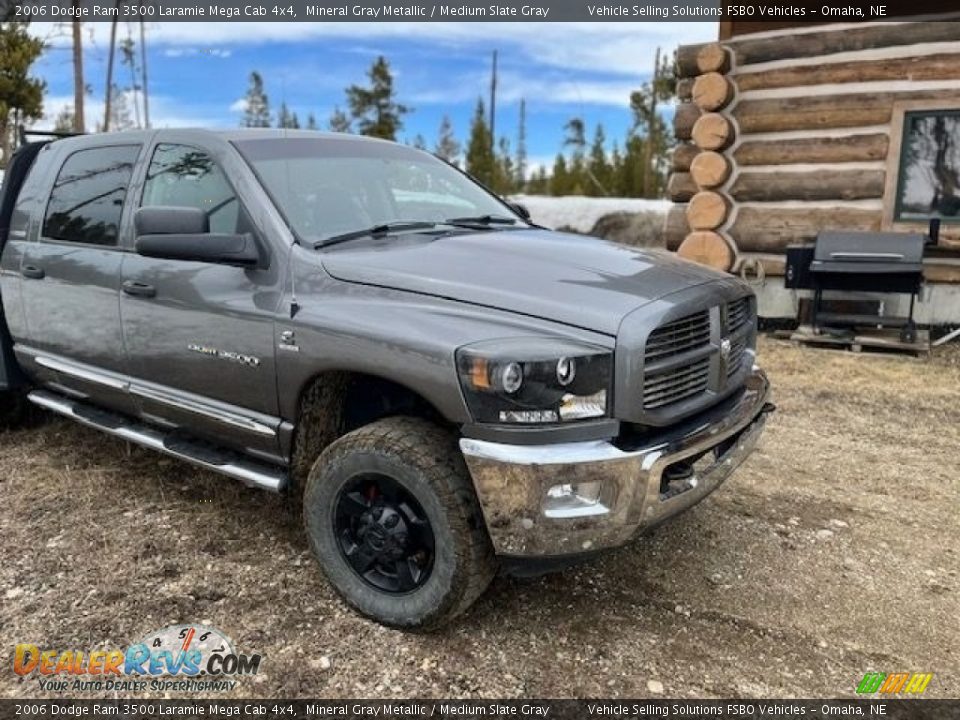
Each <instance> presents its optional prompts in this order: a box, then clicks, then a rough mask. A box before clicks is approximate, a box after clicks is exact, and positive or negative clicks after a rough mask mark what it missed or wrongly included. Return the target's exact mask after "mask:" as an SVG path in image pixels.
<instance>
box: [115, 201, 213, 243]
mask: <svg viewBox="0 0 960 720" xmlns="http://www.w3.org/2000/svg"><path fill="white" fill-rule="evenodd" d="M133 225H134V227H135V228H136V229H137V237H140V236H141V235H202V234H204V233H208V232H210V219H209V218H208V217H207V214H206V213H205V212H204V211H203V210H201V209H200V208H195V207H171V206H160V205H157V206H154V207H142V208H140V209H139V210H137V212H136V214H135V215H134V216H133Z"/></svg>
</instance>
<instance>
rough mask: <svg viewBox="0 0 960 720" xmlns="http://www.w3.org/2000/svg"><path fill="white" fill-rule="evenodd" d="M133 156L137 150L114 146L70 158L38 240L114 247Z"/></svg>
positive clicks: (136, 146) (60, 176)
mask: <svg viewBox="0 0 960 720" xmlns="http://www.w3.org/2000/svg"><path fill="white" fill-rule="evenodd" d="M139 154H140V146H139V145H114V146H110V147H96V148H90V149H88V150H79V151H77V152H75V153H73V154H72V155H70V157H68V158H67V160H66V162H65V163H64V164H63V167H62V168H61V169H60V173H59V174H58V175H57V180H56V183H55V184H54V186H53V192H52V193H51V194H50V200H49V202H48V203H47V212H46V215H45V216H44V220H43V235H44V237H47V238H51V239H54V240H63V241H66V242H77V243H85V244H88V245H116V244H117V239H118V237H119V234H120V215H121V213H122V212H123V203H124V200H125V199H126V196H127V188H128V187H129V185H130V178H131V176H132V175H133V165H134V163H135V162H136V160H137V155H139Z"/></svg>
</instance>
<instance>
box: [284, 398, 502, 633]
mask: <svg viewBox="0 0 960 720" xmlns="http://www.w3.org/2000/svg"><path fill="white" fill-rule="evenodd" d="M303 512H304V524H305V526H306V530H307V535H308V537H309V539H310V544H311V547H312V548H313V551H314V554H315V555H316V557H317V559H318V560H319V562H320V566H321V567H322V568H323V571H324V573H325V574H326V576H327V578H328V579H329V580H330V582H331V583H332V584H333V586H334V588H336V590H337V592H338V593H339V594H340V595H341V596H342V597H343V599H344V600H345V601H346V602H347V603H348V604H349V605H350V606H352V607H353V608H354V609H355V610H357V611H358V612H360V613H361V614H363V615H365V616H367V617H370V618H372V619H374V620H376V621H378V622H380V623H383V624H385V625H390V626H392V627H398V628H407V629H421V630H428V629H433V628H436V627H439V626H441V625H443V624H445V623H446V622H448V621H449V620H451V619H452V618H454V617H455V616H456V615H458V614H459V613H461V612H463V611H464V610H465V609H466V608H468V607H469V606H470V605H471V604H472V603H473V601H474V600H476V598H477V597H478V596H479V595H480V594H481V593H482V592H483V591H484V590H485V589H486V587H487V585H488V584H489V583H490V580H491V579H492V578H493V575H494V574H495V572H496V559H495V557H494V555H493V548H492V546H491V545H490V539H489V537H488V536H487V533H486V529H485V527H484V524H483V519H482V515H481V511H480V507H479V504H478V503H477V499H476V496H475V494H474V492H473V486H472V483H471V481H470V477H469V474H468V472H467V468H466V466H465V464H464V462H463V457H462V455H461V454H460V450H459V448H458V447H457V443H456V439H455V437H454V436H453V435H452V434H450V433H448V432H446V431H444V430H443V429H441V428H439V427H437V426H435V425H433V424H431V423H429V422H426V421H424V420H420V419H416V418H401V417H396V418H387V419H385V420H379V421H377V422H375V423H372V424H371V425H368V426H366V427H363V428H361V429H359V430H356V431H354V432H351V433H349V434H347V435H345V436H343V437H342V438H340V439H339V440H337V441H336V442H335V443H333V444H332V445H330V447H329V448H327V449H326V450H325V451H324V452H323V453H322V454H321V456H320V457H319V458H318V460H317V461H316V463H315V464H314V465H313V468H312V469H311V471H310V474H309V476H308V478H307V483H306V489H305V492H304V502H303Z"/></svg>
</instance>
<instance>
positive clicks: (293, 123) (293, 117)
mask: <svg viewBox="0 0 960 720" xmlns="http://www.w3.org/2000/svg"><path fill="white" fill-rule="evenodd" d="M290 127H291V128H293V129H294V130H299V129H300V118H298V117H297V114H296V113H295V112H294V113H291V114H290Z"/></svg>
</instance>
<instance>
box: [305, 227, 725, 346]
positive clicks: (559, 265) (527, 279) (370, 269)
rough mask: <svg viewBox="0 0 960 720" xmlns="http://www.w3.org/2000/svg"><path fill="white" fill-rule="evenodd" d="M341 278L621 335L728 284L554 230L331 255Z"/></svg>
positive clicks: (355, 247)
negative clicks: (695, 291)
mask: <svg viewBox="0 0 960 720" xmlns="http://www.w3.org/2000/svg"><path fill="white" fill-rule="evenodd" d="M322 262H323V266H324V268H325V269H326V271H327V272H328V273H329V274H330V275H331V276H333V277H335V278H337V279H339V280H344V281H347V282H354V283H363V284H366V285H376V286H378V287H386V288H393V289H396V290H405V291H409V292H415V293H422V294H425V295H432V296H435V297H443V298H450V299H453V300H458V301H461V302H467V303H473V304H476V305H483V306H487V307H492V308H497V309H500V310H507V311H510V312H517V313H523V314H525V315H533V316H536V317H540V318H544V319H548V320H553V321H556V322H560V323H564V324H567V325H573V326H577V327H581V328H585V329H588V330H593V331H596V332H601V333H606V334H608V335H616V333H617V328H618V327H619V326H620V322H621V320H622V319H623V318H624V316H625V315H627V314H628V313H630V312H632V311H633V310H636V309H637V308H638V307H640V306H642V305H645V304H647V303H650V302H653V301H654V300H658V299H660V298H662V297H664V296H666V295H669V294H670V293H673V292H676V291H678V290H684V289H687V288H689V287H691V286H694V285H699V284H702V283H706V282H711V281H714V280H718V279H721V278H725V277H729V276H726V275H724V274H722V273H718V272H716V271H714V270H710V269H708V268H705V267H703V266H701V265H697V264H694V263H690V262H687V261H684V260H680V259H678V258H676V257H675V256H673V255H669V254H667V253H665V252H661V251H649V250H637V249H634V248H630V247H627V246H624V245H617V244H615V243H612V242H607V241H605V240H598V239H596V238H590V237H584V236H581V235H571V234H566V233H558V232H552V231H548V230H533V229H531V230H502V231H490V232H485V231H482V232H476V233H452V234H446V235H441V236H436V235H430V234H415V235H411V234H406V235H397V236H392V237H388V238H380V239H370V240H357V241H354V242H352V243H349V244H344V245H342V246H336V247H333V248H330V249H328V250H325V251H324V253H323V255H322Z"/></svg>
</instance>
